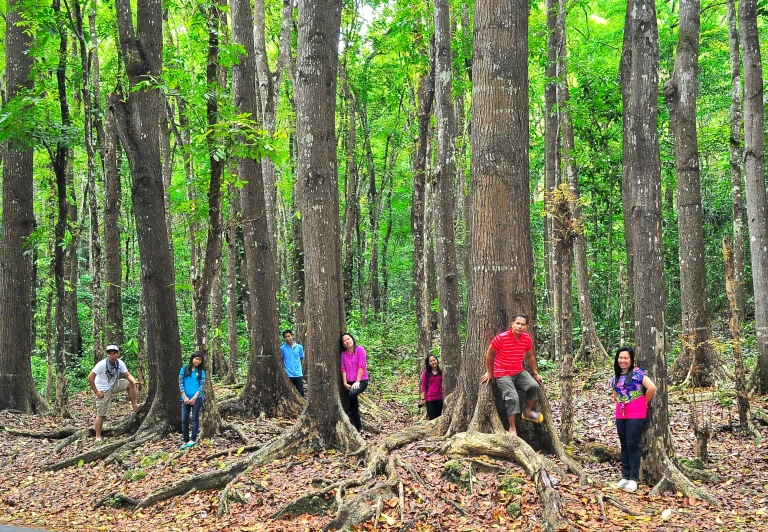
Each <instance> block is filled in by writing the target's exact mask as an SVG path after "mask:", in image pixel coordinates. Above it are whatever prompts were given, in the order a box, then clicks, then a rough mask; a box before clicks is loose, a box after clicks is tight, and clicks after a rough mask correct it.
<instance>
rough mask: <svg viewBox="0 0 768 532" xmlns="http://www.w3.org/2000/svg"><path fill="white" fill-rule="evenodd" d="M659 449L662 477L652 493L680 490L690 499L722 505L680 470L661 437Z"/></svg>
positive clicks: (658, 443) (658, 442)
mask: <svg viewBox="0 0 768 532" xmlns="http://www.w3.org/2000/svg"><path fill="white" fill-rule="evenodd" d="M656 445H657V446H658V449H659V459H660V461H661V470H662V472H663V477H662V479H661V480H660V481H659V482H658V483H657V484H656V486H654V487H653V489H652V490H651V495H652V496H653V495H660V494H661V493H664V492H665V491H679V492H681V493H682V494H683V495H684V496H686V497H688V498H690V499H698V500H702V501H706V502H708V503H709V504H711V505H712V506H720V502H719V501H718V500H717V499H716V498H715V497H713V496H712V495H710V494H709V493H708V492H707V491H706V490H704V489H701V488H699V487H697V486H695V485H694V484H693V482H691V481H690V480H689V479H688V477H686V476H685V475H684V474H683V473H681V472H680V469H678V468H677V466H676V465H675V464H674V463H672V460H670V459H669V456H667V453H666V451H665V450H664V445H663V443H662V441H661V438H659V439H658V440H657V442H656Z"/></svg>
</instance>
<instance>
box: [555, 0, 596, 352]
mask: <svg viewBox="0 0 768 532" xmlns="http://www.w3.org/2000/svg"><path fill="white" fill-rule="evenodd" d="M566 18H567V9H566V5H565V1H564V0H559V9H558V27H559V30H558V32H559V33H560V35H561V38H560V53H559V54H558V57H557V82H558V87H557V109H558V114H559V122H560V130H561V135H562V146H563V152H562V156H563V170H564V171H565V182H566V184H567V191H568V194H567V195H566V199H567V202H568V210H569V211H570V212H569V217H570V220H569V225H570V227H571V229H570V235H569V238H568V240H569V241H570V247H572V248H573V249H572V250H571V251H566V253H568V254H571V255H573V259H574V260H573V262H574V266H575V269H576V286H577V291H578V301H579V316H580V321H581V347H580V348H579V353H578V357H577V358H578V359H579V360H581V361H584V362H586V363H588V364H601V363H603V362H604V361H605V359H606V358H607V357H608V354H607V353H606V351H605V348H604V347H603V344H602V342H601V341H600V338H599V337H598V336H597V327H596V326H595V318H594V314H593V312H592V297H591V295H590V290H589V272H588V270H587V242H586V234H585V227H584V216H583V214H582V211H581V197H580V195H579V172H578V167H577V166H576V154H575V148H576V143H575V141H574V133H573V122H572V121H571V111H570V91H569V88H568V46H567V42H566V41H567V33H566ZM568 291H569V292H570V291H571V290H568ZM563 301H564V302H565V303H564V304H566V303H567V306H568V308H569V309H570V310H569V312H570V314H571V315H572V314H573V312H572V307H573V303H572V300H571V299H568V297H567V296H565V295H564V296H563ZM566 334H568V335H569V336H571V333H566Z"/></svg>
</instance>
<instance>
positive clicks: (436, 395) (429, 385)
mask: <svg viewBox="0 0 768 532" xmlns="http://www.w3.org/2000/svg"><path fill="white" fill-rule="evenodd" d="M430 373H431V372H430ZM421 391H422V392H424V400H425V401H439V400H440V399H442V398H443V376H442V375H434V374H430V376H429V379H427V372H426V371H424V372H422V374H421Z"/></svg>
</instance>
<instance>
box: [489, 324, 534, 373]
mask: <svg viewBox="0 0 768 532" xmlns="http://www.w3.org/2000/svg"><path fill="white" fill-rule="evenodd" d="M491 347H493V348H494V349H495V350H496V359H495V360H494V361H493V377H494V378H495V379H498V378H499V377H505V376H507V375H517V374H518V373H520V372H521V371H523V358H525V354H526V353H527V352H528V351H529V350H531V349H533V340H532V339H531V335H530V334H528V333H526V332H524V333H522V334H521V335H520V338H519V339H517V340H515V335H514V334H512V331H509V330H507V331H504V332H503V333H499V334H497V335H496V336H494V338H493V340H492V341H491Z"/></svg>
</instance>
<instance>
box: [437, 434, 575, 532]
mask: <svg viewBox="0 0 768 532" xmlns="http://www.w3.org/2000/svg"><path fill="white" fill-rule="evenodd" d="M443 453H444V454H448V455H451V454H453V455H462V456H468V455H469V456H471V455H477V454H484V455H488V456H493V457H496V458H503V459H506V460H512V461H514V462H516V463H517V464H519V465H520V466H521V467H522V468H523V469H524V470H525V472H526V473H527V474H528V475H529V476H530V477H531V479H533V480H534V482H535V483H536V491H537V493H538V494H539V498H540V499H541V502H542V507H543V519H544V527H545V529H546V530H562V529H564V528H568V527H569V526H570V524H569V522H568V519H567V518H566V517H565V515H564V514H563V512H562V510H561V505H560V498H559V497H558V495H557V492H556V491H555V481H554V480H553V479H552V478H551V477H550V475H549V473H548V471H547V469H546V467H545V465H544V462H543V461H542V460H541V457H540V456H539V455H538V454H537V453H536V452H535V451H534V450H533V449H532V448H531V446H530V445H528V444H527V443H525V442H524V441H523V440H522V439H520V438H515V437H513V436H509V435H506V434H505V435H500V434H481V433H477V432H473V433H468V432H465V433H461V434H456V435H455V436H453V437H452V438H451V439H450V440H449V441H448V442H447V443H446V445H445V446H444V447H443Z"/></svg>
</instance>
